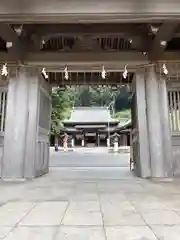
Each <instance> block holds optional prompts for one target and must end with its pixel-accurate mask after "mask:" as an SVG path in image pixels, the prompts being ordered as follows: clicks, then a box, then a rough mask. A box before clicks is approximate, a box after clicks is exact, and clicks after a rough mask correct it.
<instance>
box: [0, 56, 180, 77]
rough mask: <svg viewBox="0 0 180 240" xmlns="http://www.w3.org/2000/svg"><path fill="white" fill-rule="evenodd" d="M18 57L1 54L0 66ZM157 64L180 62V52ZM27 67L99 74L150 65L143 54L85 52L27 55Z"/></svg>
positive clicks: (162, 59) (11, 62)
mask: <svg viewBox="0 0 180 240" xmlns="http://www.w3.org/2000/svg"><path fill="white" fill-rule="evenodd" d="M18 60H19V59H18V56H17V55H15V54H12V53H9V54H8V53H5V52H0V64H2V63H4V62H7V63H8V64H9V65H11V64H12V65H16V64H18ZM157 62H166V63H168V62H172V63H177V62H180V52H178V51H176V52H164V53H163V54H162V55H161V56H160V57H159V58H158V60H157ZM24 64H25V65H29V66H32V67H39V68H42V67H45V68H47V69H51V70H52V71H57V72H63V71H64V67H65V65H68V68H69V70H71V71H74V72H75V71H82V72H83V71H95V72H98V71H99V69H101V68H102V65H104V66H105V68H106V70H107V71H121V70H122V71H123V69H124V66H125V65H126V64H128V68H129V71H130V70H131V69H136V68H137V67H138V66H139V65H141V66H143V65H147V64H149V59H148V56H145V55H143V53H142V52H136V51H129V52H83V53H67V52H66V53H64V52H63V53H61V52H60V53H59V52H54V53H52V52H51V53H48V52H38V53H27V55H26V57H25V60H24Z"/></svg>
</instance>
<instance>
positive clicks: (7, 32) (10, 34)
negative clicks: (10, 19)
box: [0, 23, 22, 51]
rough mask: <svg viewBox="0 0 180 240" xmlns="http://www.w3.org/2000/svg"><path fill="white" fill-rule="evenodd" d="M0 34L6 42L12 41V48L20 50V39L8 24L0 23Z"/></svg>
mask: <svg viewBox="0 0 180 240" xmlns="http://www.w3.org/2000/svg"><path fill="white" fill-rule="evenodd" d="M0 36H1V38H2V39H3V40H4V41H6V42H12V49H16V50H17V51H19V50H22V44H21V41H20V39H19V37H18V35H17V34H16V32H15V31H14V30H13V29H12V28H11V26H10V25H9V24H5V23H0Z"/></svg>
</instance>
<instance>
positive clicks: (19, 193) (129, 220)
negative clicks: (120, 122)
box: [0, 153, 180, 240]
mask: <svg viewBox="0 0 180 240" xmlns="http://www.w3.org/2000/svg"><path fill="white" fill-rule="evenodd" d="M58 155H59V161H61V159H62V158H67V159H68V154H67V155H64V156H63V155H61V153H58ZM85 156H86V155H85ZM94 156H95V154H94V155H92V157H94ZM103 156H104V155H103V154H102V156H101V155H98V156H96V158H99V157H102V158H103ZM56 157H57V156H56ZM109 157H111V156H109ZM52 158H54V157H52ZM75 158H76V157H75ZM117 158H118V159H119V161H124V155H117ZM88 159H90V157H89V158H88ZM112 159H113V157H112ZM55 161H57V159H56V160H55ZM64 161H65V160H64ZM112 161H113V160H112ZM51 163H53V159H52V161H51ZM179 186H180V181H179V180H176V181H173V182H165V181H161V182H160V181H158V182H157V181H151V180H143V179H139V178H136V177H134V176H133V175H132V174H131V173H130V172H129V168H128V164H127V165H126V167H125V166H122V167H108V168H107V167H104V168H103V167H95V166H94V167H81V168H79V167H78V168H72V167H60V165H58V166H57V167H55V166H54V167H52V168H51V171H50V174H48V175H46V176H43V177H41V178H38V179H36V180H33V181H29V182H18V183H1V184H0V204H1V206H0V239H6V240H21V239H23V240H81V239H82V240H121V239H122V240H157V239H159V240H160V239H161V240H178V239H180V187H179Z"/></svg>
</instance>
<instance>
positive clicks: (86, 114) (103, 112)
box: [64, 107, 119, 123]
mask: <svg viewBox="0 0 180 240" xmlns="http://www.w3.org/2000/svg"><path fill="white" fill-rule="evenodd" d="M107 122H110V123H118V122H119V121H118V120H116V119H113V118H112V117H111V115H110V112H109V110H108V109H107V108H105V107H77V108H74V109H73V110H72V112H71V117H70V119H68V120H66V121H64V123H107Z"/></svg>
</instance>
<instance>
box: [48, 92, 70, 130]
mask: <svg viewBox="0 0 180 240" xmlns="http://www.w3.org/2000/svg"><path fill="white" fill-rule="evenodd" d="M72 103H73V102H72V91H70V90H69V89H65V90H64V89H59V88H55V89H53V90H52V113H51V134H56V133H58V132H59V131H60V129H61V127H62V124H61V122H62V121H63V120H64V119H66V118H68V117H69V115H70V111H71V109H72Z"/></svg>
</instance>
